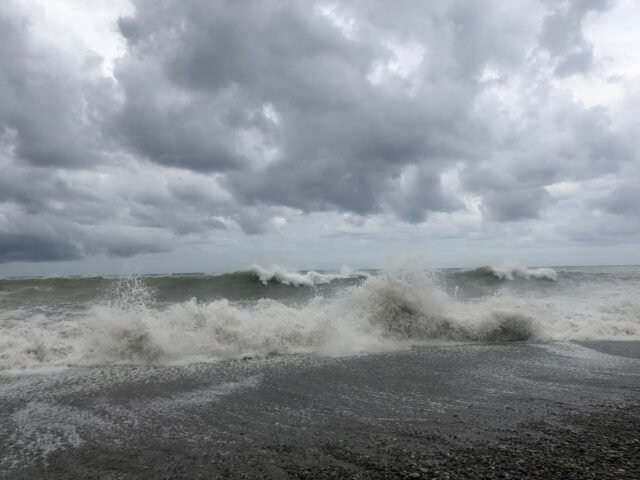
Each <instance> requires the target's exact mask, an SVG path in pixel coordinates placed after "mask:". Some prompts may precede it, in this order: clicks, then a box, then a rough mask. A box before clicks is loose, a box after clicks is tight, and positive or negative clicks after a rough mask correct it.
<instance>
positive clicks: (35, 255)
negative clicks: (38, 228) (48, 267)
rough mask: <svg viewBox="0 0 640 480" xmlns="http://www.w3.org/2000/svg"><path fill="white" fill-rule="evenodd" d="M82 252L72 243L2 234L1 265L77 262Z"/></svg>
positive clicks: (23, 235)
mask: <svg viewBox="0 0 640 480" xmlns="http://www.w3.org/2000/svg"><path fill="white" fill-rule="evenodd" d="M81 257H82V252H81V250H80V249H79V248H78V247H77V245H75V244H74V243H72V242H70V241H65V240H62V239H57V238H47V237H45V236H42V235H32V234H26V233H4V232H2V233H0V263H7V262H42V261H52V260H53V261H60V260H77V259H79V258H81Z"/></svg>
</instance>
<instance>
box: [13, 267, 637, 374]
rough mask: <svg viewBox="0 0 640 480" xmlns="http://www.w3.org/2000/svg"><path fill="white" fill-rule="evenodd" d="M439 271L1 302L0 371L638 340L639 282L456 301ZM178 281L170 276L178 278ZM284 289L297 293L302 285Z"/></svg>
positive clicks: (133, 288)
mask: <svg viewBox="0 0 640 480" xmlns="http://www.w3.org/2000/svg"><path fill="white" fill-rule="evenodd" d="M229 278H230V279H233V278H235V277H229ZM438 278H439V277H438V274H437V272H433V271H426V270H424V271H411V272H406V271H402V270H395V271H386V272H379V273H378V274H376V275H371V276H370V277H368V278H366V279H361V280H359V281H358V282H357V283H348V284H346V285H344V287H342V288H339V289H337V290H335V291H334V292H333V293H332V294H331V295H325V294H322V293H318V292H316V294H315V295H314V296H312V297H310V298H309V299H308V300H306V301H304V302H302V303H299V304H288V303H286V302H282V301H279V300H274V299H271V298H266V299H264V298H260V299H258V300H256V301H250V302H233V301H230V300H228V299H220V300H213V301H199V300H197V299H196V298H192V299H189V300H185V301H179V302H159V301H158V300H157V295H156V292H155V290H154V289H150V288H149V287H148V285H147V282H148V279H146V278H141V277H129V278H125V279H116V280H112V282H113V283H112V285H111V286H110V287H109V288H107V289H105V290H103V293H102V294H101V295H102V296H101V298H99V299H98V300H97V301H94V302H90V303H88V304H87V305H86V308H84V309H82V310H79V311H75V310H74V312H73V314H69V312H67V311H65V310H60V309H58V310H52V311H51V312H49V313H46V314H43V313H40V312H41V310H40V309H38V308H28V307H26V306H25V307H22V308H14V309H3V310H2V311H0V333H1V335H0V370H2V371H5V372H6V371H24V370H27V369H38V368H45V369H47V368H51V367H66V366H90V365H112V364H166V363H190V362H202V361H207V362H208V361H215V360H219V359H229V358H244V357H249V356H251V357H255V356H268V355H282V354H317V355H350V354H355V353H363V352H376V351H385V350H396V349H404V348H410V347H412V346H416V345H424V344H428V343H429V342H431V341H434V340H436V341H472V342H476V341H479V342H511V341H554V340H589V339H626V340H632V339H639V338H640V301H639V300H638V299H637V296H636V295H635V293H634V292H635V291H636V290H637V287H638V285H639V284H640V282H638V281H637V280H627V281H626V283H622V282H620V281H618V280H616V281H608V282H605V281H603V280H599V281H598V283H597V284H594V283H589V281H588V279H589V278H590V277H584V276H582V277H580V278H581V280H580V281H579V282H577V283H575V284H570V283H568V282H567V278H568V279H569V280H570V279H571V278H573V277H571V276H569V277H566V278H565V277H562V278H563V279H564V280H562V281H558V282H557V283H556V282H554V285H555V288H556V289H557V291H558V292H561V294H558V295H555V296H554V295H550V294H549V293H548V292H549V290H548V287H546V286H545V287H544V288H546V289H547V290H544V291H543V290H540V292H543V293H540V294H537V293H536V292H538V290H535V289H534V287H535V285H534V284H532V289H531V290H529V291H527V293H526V294H521V293H520V292H519V291H511V290H509V289H504V288H502V287H501V288H500V289H499V290H496V291H494V292H493V293H492V294H491V295H487V296H484V297H481V298H467V299H465V298H459V297H455V298H454V297H452V296H450V295H448V294H446V293H445V290H443V289H442V288H441V287H440V284H439V283H438V282H439V280H438ZM452 278H453V279H454V280H453V281H455V277H452ZM585 278H586V280H585ZM616 278H618V277H616ZM633 278H634V279H635V278H636V277H633ZM152 280H153V279H152ZM163 281H164V280H163ZM167 281H168V280H167ZM238 281H241V282H244V281H245V280H244V277H241V278H240V279H239V280H238ZM341 281H343V280H341V279H336V280H334V281H333V283H335V282H341ZM533 281H534V282H536V281H537V280H533ZM182 282H183V279H181V278H179V279H176V284H179V285H180V284H182ZM207 282H209V280H207ZM634 282H635V283H634ZM209 284H210V283H207V285H209ZM259 285H261V284H259ZM545 285H546V284H545ZM567 285H569V286H567ZM265 288H267V290H266V291H267V292H269V291H271V290H269V288H270V287H265ZM285 288H290V289H291V291H292V292H296V291H298V290H299V289H300V288H306V287H303V286H301V287H293V286H289V287H285ZM536 288H537V287H536ZM594 288H597V292H598V295H594V294H593V289H594ZM311 291H312V292H313V291H314V290H313V289H312V290H311ZM551 292H553V290H551Z"/></svg>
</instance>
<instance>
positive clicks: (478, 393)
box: [0, 342, 640, 479]
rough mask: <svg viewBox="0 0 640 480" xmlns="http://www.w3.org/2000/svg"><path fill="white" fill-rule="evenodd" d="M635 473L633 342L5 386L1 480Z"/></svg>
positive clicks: (463, 348)
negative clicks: (35, 479) (39, 479)
mask: <svg viewBox="0 0 640 480" xmlns="http://www.w3.org/2000/svg"><path fill="white" fill-rule="evenodd" d="M527 477H532V478H572V477H573V478H640V342H585V343H581V344H577V343H552V344H489V345H487V344H483V345H480V344H467V345H439V346H427V347H421V348H416V349H413V350H410V351H405V352H396V353H382V354H371V355H363V356H357V357H347V358H318V357H300V356H298V357H272V358H267V359H246V360H238V361H224V362H219V363H214V364H198V365H189V366H170V367H166V366H165V367H159V366H143V367H132V366H118V367H108V368H100V367H95V368H74V369H69V370H66V371H63V372H59V373H55V374H48V375H21V376H6V375H5V376H2V377H0V478H3V479H4V478H6V479H18V478H25V479H26V478H29V479H31V478H54V479H55V478H110V479H115V478H122V479H129V478H130V479H134V478H135V479H138V478H173V479H178V478H189V479H192V478H451V479H453V478H527Z"/></svg>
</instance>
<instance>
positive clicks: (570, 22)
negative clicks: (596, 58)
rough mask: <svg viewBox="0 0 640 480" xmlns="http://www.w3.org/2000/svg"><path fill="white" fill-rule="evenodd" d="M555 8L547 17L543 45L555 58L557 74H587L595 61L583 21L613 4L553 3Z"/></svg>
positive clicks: (594, 0)
mask: <svg viewBox="0 0 640 480" xmlns="http://www.w3.org/2000/svg"><path fill="white" fill-rule="evenodd" d="M553 3H555V5H554V8H555V11H554V12H553V13H550V14H549V15H547V16H546V17H545V19H544V23H543V28H542V32H540V46H541V47H543V48H545V49H546V50H547V51H548V52H549V53H550V54H551V55H552V56H553V57H554V58H555V59H556V62H557V63H556V69H555V71H556V73H557V74H558V75H559V76H561V77H564V76H567V75H571V74H574V73H585V72H587V71H588V70H589V69H590V68H591V66H592V64H593V47H592V46H591V45H589V43H588V42H587V41H586V39H585V38H584V34H583V33H582V22H583V20H584V18H585V17H586V16H587V15H588V14H589V13H591V12H602V11H604V10H606V9H608V8H610V7H611V5H612V3H613V2H612V1H610V0H584V1H582V0H572V1H569V2H553Z"/></svg>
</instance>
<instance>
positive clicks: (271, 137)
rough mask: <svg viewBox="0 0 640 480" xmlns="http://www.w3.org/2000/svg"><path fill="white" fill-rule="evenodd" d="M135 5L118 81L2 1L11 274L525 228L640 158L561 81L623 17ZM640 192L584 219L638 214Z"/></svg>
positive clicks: (551, 9) (583, 65)
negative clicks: (120, 260) (587, 29)
mask: <svg viewBox="0 0 640 480" xmlns="http://www.w3.org/2000/svg"><path fill="white" fill-rule="evenodd" d="M133 4H134V7H135V10H134V12H133V13H132V14H131V15H128V16H124V17H121V18H120V19H119V20H118V22H117V26H116V25H114V28H117V29H118V31H119V33H120V35H121V36H122V38H123V39H124V40H125V41H126V50H125V52H124V53H123V56H122V58H120V59H119V60H117V61H116V63H115V68H114V71H113V78H110V77H109V76H105V75H104V74H103V73H102V71H101V62H102V59H101V58H100V57H99V56H97V55H96V54H95V53H93V52H90V51H87V52H86V55H84V56H83V57H82V58H81V59H80V60H79V59H78V58H77V56H72V55H69V54H68V52H65V51H63V50H60V49H59V48H56V47H55V46H54V45H50V44H47V43H46V42H43V41H42V39H40V40H38V38H37V35H35V34H34V28H35V27H34V25H35V24H34V22H33V21H32V19H31V18H30V16H29V12H28V10H27V9H26V7H25V6H24V5H22V4H20V3H18V2H14V1H8V2H4V3H3V5H2V6H0V168H2V169H3V170H4V172H3V175H1V176H0V231H2V232H5V233H3V235H4V237H2V240H1V241H0V263H1V262H9V261H40V260H56V259H75V258H80V257H82V256H83V255H109V256H125V257H126V256H132V255H136V254H138V253H143V252H147V253H152V252H163V251H170V250H171V249H172V248H173V246H174V245H176V243H179V242H181V241H193V242H203V243H204V242H207V241H209V240H210V239H211V238H215V237H216V236H218V235H219V234H221V233H223V232H224V233H228V232H233V231H242V232H243V233H244V234H249V235H258V234H263V233H266V232H271V231H274V229H277V225H281V224H283V221H282V220H283V219H286V218H287V217H288V216H289V215H291V214H292V212H294V213H295V215H306V214H309V215H310V216H311V214H315V213H318V212H324V213H334V214H339V215H342V214H349V215H352V216H353V217H354V218H359V219H366V218H368V217H369V216H372V215H380V216H385V218H388V219H391V220H392V221H393V222H398V223H401V224H404V225H405V226H406V225H407V224H418V223H422V222H425V221H429V220H430V219H431V218H433V216H434V214H438V215H440V214H452V215H457V214H472V213H473V212H471V211H470V210H468V208H469V207H468V205H471V204H474V203H477V204H478V205H479V208H478V210H477V211H479V212H480V214H481V215H482V221H483V222H485V223H488V224H500V223H508V222H515V221H519V222H526V221H530V220H532V219H541V218H543V217H544V216H545V215H546V213H547V212H548V211H549V210H550V209H552V208H553V207H554V206H555V205H556V204H557V199H556V198H555V197H553V196H552V195H550V194H549V193H548V191H547V188H548V186H549V185H553V184H555V183H561V182H580V181H585V180H588V179H591V178H596V177H599V176H604V175H610V176H616V175H621V173H620V172H621V171H623V169H625V168H626V169H627V170H628V169H629V165H630V164H631V165H633V164H634V163H635V164H637V162H638V156H637V151H638V140H637V138H636V136H634V135H633V131H634V129H633V128H632V123H630V122H633V121H635V120H633V118H634V117H633V115H629V118H630V119H631V120H624V121H623V120H621V119H618V118H615V117H614V116H613V115H612V112H611V110H609V109H606V108H602V107H596V108H592V107H588V106H585V105H583V104H582V103H580V102H579V101H577V100H576V99H574V98H572V97H571V96H570V94H567V93H565V92H564V91H563V89H562V88H558V87H557V84H556V83H555V82H562V81H564V80H566V77H569V76H572V75H588V74H590V72H592V70H593V66H594V61H595V57H594V49H593V46H592V45H590V44H589V41H588V39H587V38H586V37H585V34H584V33H583V29H584V24H585V22H586V21H587V19H588V18H589V16H591V15H598V14H601V13H602V12H605V11H606V10H607V9H609V8H610V7H611V5H612V2H609V1H605V0H585V1H571V2H550V1H543V0H541V1H538V0H527V1H525V2H503V1H498V0H487V1H486V2H472V3H469V2H463V1H456V0H450V1H442V2H413V1H408V0H407V1H400V2H394V3H393V4H390V3H389V2H385V1H382V0H380V1H372V2H366V3H362V2H340V3H339V4H338V3H337V4H332V5H328V4H325V3H322V2H319V3H309V2H298V1H293V2H286V3H282V2H280V1H279V0H267V1H257V0H253V1H248V2H237V1H231V0H229V1H219V2H213V3H212V2H209V1H205V0H193V1H189V2H183V1H178V0H166V1H163V2H157V1H155V0H134V2H133ZM549 72H553V73H549ZM554 76H555V77H554ZM572 78H574V77H572ZM496 90H499V93H496ZM504 95H506V97H504ZM634 108H635V107H634ZM447 179H448V180H447ZM632 191H633V189H632V187H625V188H623V189H621V190H619V191H617V192H609V193H608V194H607V195H608V196H605V197H602V198H598V199H595V200H593V201H592V202H591V203H589V202H585V208H592V207H593V208H598V209H600V210H603V211H605V212H607V213H608V214H611V215H613V216H615V215H617V216H625V215H632V212H631V209H629V208H626V207H625V205H626V204H627V202H631V201H632V200H633V199H634V198H635V197H633V193H632ZM438 215H435V216H436V217H437V216H438ZM280 217H282V218H280ZM364 223H365V222H364V220H363V221H362V224H364ZM354 228H355V227H354ZM470 229H471V227H469V226H466V227H464V228H462V227H461V228H458V229H456V228H452V229H451V231H456V232H459V231H460V232H462V231H465V232H468V231H470ZM489 230H491V229H489ZM355 233H357V232H355ZM355 233H354V235H355ZM324 234H325V235H330V232H329V233H327V232H325V233H324ZM69 239H72V240H69Z"/></svg>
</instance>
